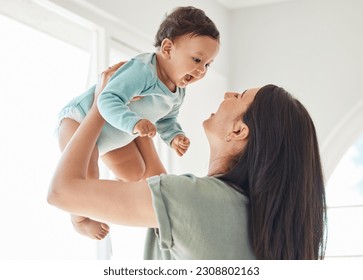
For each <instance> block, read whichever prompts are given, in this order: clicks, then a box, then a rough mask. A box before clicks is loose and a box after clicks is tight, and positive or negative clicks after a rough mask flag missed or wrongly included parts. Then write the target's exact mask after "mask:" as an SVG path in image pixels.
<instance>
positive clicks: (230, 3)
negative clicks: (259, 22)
mask: <svg viewBox="0 0 363 280" xmlns="http://www.w3.org/2000/svg"><path fill="white" fill-rule="evenodd" d="M216 1H217V2H218V3H220V4H221V5H222V6H224V7H226V8H227V9H239V8H244V7H250V6H257V5H266V4H272V3H279V2H288V1H296V0H216Z"/></svg>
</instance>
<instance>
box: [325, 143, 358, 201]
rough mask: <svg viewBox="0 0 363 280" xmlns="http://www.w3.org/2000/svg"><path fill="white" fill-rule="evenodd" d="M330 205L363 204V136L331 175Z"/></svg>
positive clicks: (327, 189)
mask: <svg viewBox="0 0 363 280" xmlns="http://www.w3.org/2000/svg"><path fill="white" fill-rule="evenodd" d="M326 193H327V203H328V206H330V207H331V206H344V205H363V136H361V137H360V138H359V139H358V141H357V142H356V143H355V144H354V145H353V146H351V147H350V148H349V149H348V151H347V152H346V154H345V155H344V156H343V158H342V159H341V161H340V162H339V164H338V165H337V167H336V169H335V170H334V173H333V174H332V176H331V177H330V179H329V181H328V184H327V188H326Z"/></svg>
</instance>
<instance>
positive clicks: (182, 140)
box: [171, 134, 190, 157]
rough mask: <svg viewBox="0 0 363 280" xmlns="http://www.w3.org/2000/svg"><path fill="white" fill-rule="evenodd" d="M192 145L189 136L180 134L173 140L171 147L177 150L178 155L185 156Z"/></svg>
mask: <svg viewBox="0 0 363 280" xmlns="http://www.w3.org/2000/svg"><path fill="white" fill-rule="evenodd" d="M189 146H190V140H189V138H188V137H186V136H184V135H182V134H178V135H177V136H175V137H174V139H173V141H172V142H171V147H172V148H173V149H174V150H175V151H176V153H177V154H178V156H180V157H181V156H183V155H184V154H185V152H186V151H187V150H188V148H189Z"/></svg>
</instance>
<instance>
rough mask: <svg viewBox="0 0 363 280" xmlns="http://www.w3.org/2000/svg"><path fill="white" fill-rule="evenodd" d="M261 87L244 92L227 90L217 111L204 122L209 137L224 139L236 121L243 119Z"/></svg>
mask: <svg viewBox="0 0 363 280" xmlns="http://www.w3.org/2000/svg"><path fill="white" fill-rule="evenodd" d="M259 89H260V88H252V89H248V90H246V91H244V92H243V93H238V92H226V93H225V94H224V100H223V101H222V103H221V104H220V106H219V108H218V110H217V112H216V113H212V114H211V116H210V117H209V118H208V119H207V120H205V121H204V122H203V127H204V130H205V132H206V134H207V137H208V139H209V140H211V139H219V140H224V139H225V137H226V135H227V134H228V133H229V132H230V131H231V129H233V125H234V123H235V122H236V121H237V120H241V116H242V115H243V114H244V112H246V110H247V108H248V106H249V105H250V104H251V103H252V101H253V100H254V98H255V96H256V94H257V92H258V90H259Z"/></svg>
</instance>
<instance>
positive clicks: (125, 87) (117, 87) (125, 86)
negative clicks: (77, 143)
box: [97, 60, 152, 134]
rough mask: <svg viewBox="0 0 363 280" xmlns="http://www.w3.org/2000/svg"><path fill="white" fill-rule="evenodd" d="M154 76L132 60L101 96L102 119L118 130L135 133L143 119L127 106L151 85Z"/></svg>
mask: <svg viewBox="0 0 363 280" xmlns="http://www.w3.org/2000/svg"><path fill="white" fill-rule="evenodd" d="M151 80H152V74H151V73H150V70H149V69H148V68H147V67H146V66H145V65H144V64H142V63H141V62H138V61H135V60H130V61H129V62H128V63H126V64H125V65H123V66H122V67H121V68H120V69H119V70H118V71H117V72H116V73H115V74H114V76H112V78H111V79H110V81H109V82H108V84H107V85H106V87H105V88H104V90H103V91H102V93H101V94H100V96H99V97H98V101H97V107H98V109H99V111H100V114H101V115H102V117H103V118H104V119H105V120H106V121H107V122H108V123H109V124H111V125H112V126H114V127H115V128H117V129H120V130H123V131H126V132H127V133H129V134H133V133H134V127H135V125H136V124H137V123H138V122H139V121H141V120H142V118H141V117H140V116H139V115H138V114H137V113H135V112H133V111H131V110H130V108H129V107H128V106H127V105H128V104H129V103H130V102H132V101H134V100H135V97H138V96H140V93H141V92H143V91H144V90H145V88H146V87H147V86H148V84H150V81H151Z"/></svg>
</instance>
